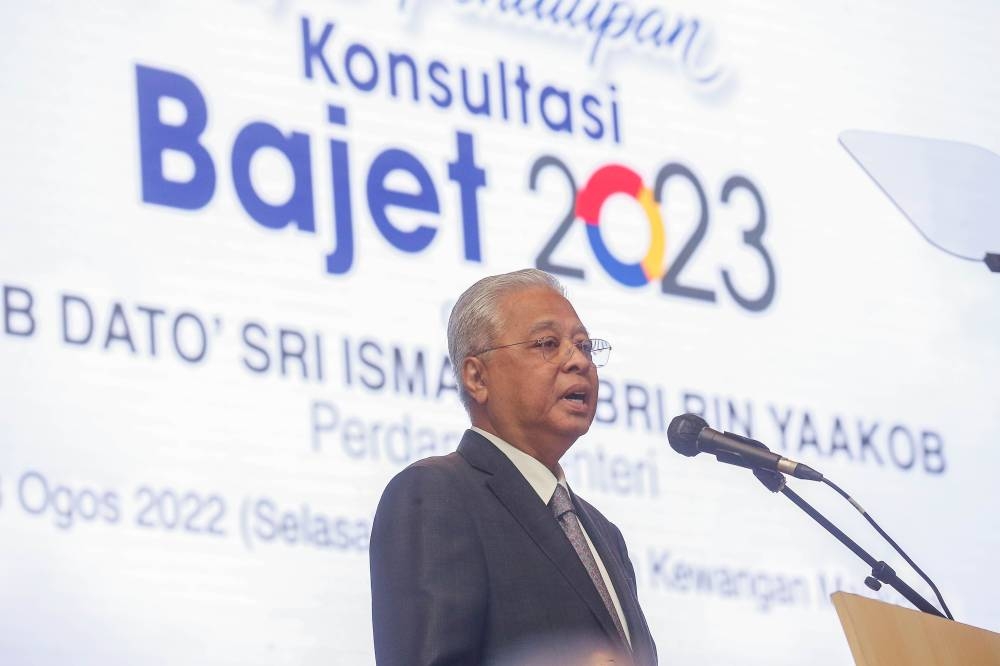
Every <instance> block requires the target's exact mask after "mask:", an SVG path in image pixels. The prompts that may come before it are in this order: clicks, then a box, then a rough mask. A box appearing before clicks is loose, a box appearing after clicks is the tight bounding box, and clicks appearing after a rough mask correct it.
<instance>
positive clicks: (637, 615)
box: [573, 497, 655, 664]
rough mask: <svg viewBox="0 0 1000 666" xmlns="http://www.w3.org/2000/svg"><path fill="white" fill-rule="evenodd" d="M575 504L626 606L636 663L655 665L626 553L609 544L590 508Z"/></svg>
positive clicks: (647, 630) (623, 605)
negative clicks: (627, 565) (626, 564)
mask: <svg viewBox="0 0 1000 666" xmlns="http://www.w3.org/2000/svg"><path fill="white" fill-rule="evenodd" d="M573 504H574V505H575V506H576V511H577V515H578V516H580V522H581V523H582V524H583V528H584V529H585V530H587V535H588V536H590V540H591V542H592V543H593V544H594V548H595V549H596V550H597V553H598V554H599V555H600V556H601V561H603V562H604V568H605V569H606V570H607V572H608V577H609V578H610V579H611V584H612V585H614V588H615V592H617V595H618V602H619V603H620V604H621V605H622V613H623V614H624V615H625V621H626V622H628V627H629V637H630V638H631V640H632V654H633V657H634V659H635V663H636V664H648V663H655V662H654V661H653V658H652V655H653V654H654V649H653V647H652V645H649V644H648V642H649V636H650V633H649V627H648V626H647V625H646V618H645V616H644V615H643V613H642V609H641V608H640V607H639V600H638V598H637V597H636V595H635V593H634V592H633V590H632V583H631V582H630V580H629V578H628V576H627V574H626V568H625V563H624V562H623V561H622V558H623V557H624V556H623V554H622V553H621V552H619V550H618V548H616V547H614V546H613V544H611V543H609V540H608V538H607V537H606V536H605V533H604V531H603V530H602V529H601V528H600V526H599V525H598V524H597V521H596V520H594V518H593V516H591V514H590V511H589V510H588V509H587V507H586V506H584V505H583V503H582V502H580V501H579V500H577V499H576V498H575V497H574V502H573Z"/></svg>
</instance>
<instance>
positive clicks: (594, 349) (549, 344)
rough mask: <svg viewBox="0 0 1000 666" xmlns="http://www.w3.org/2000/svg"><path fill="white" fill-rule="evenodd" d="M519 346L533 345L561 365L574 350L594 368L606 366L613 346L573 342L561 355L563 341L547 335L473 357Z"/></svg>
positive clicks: (492, 348)
mask: <svg viewBox="0 0 1000 666" xmlns="http://www.w3.org/2000/svg"><path fill="white" fill-rule="evenodd" d="M517 345H531V348H532V349H538V350H539V351H540V352H541V353H542V358H544V359H545V360H546V361H548V362H550V363H561V362H562V361H563V360H564V359H566V358H569V356H570V355H571V354H572V353H573V349H574V348H575V349H577V350H578V351H579V352H580V353H581V354H583V355H584V356H586V357H587V358H589V359H590V360H591V362H592V363H593V364H594V366H595V367H598V368H600V367H602V366H604V365H606V364H607V362H608V358H609V357H610V356H611V345H610V344H609V343H608V341H607V340H596V339H591V340H579V341H577V342H571V343H570V344H569V345H567V346H566V351H565V352H564V353H563V354H560V353H559V350H560V349H562V347H563V344H562V340H561V339H559V338H557V337H556V336H554V335H547V336H545V337H544V338H538V339H537V340H524V341H522V342H512V343H510V344H509V345H499V346H497V347H490V348H489V349H484V350H482V351H480V352H477V353H475V354H472V355H473V356H479V355H480V354H485V353H486V352H491V351H496V350H497V349H506V348H507V347H516V346H517Z"/></svg>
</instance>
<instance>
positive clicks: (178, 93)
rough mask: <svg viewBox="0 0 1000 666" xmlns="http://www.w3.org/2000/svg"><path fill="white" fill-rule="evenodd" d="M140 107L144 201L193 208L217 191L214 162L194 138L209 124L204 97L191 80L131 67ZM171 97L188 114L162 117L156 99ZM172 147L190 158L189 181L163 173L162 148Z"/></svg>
mask: <svg viewBox="0 0 1000 666" xmlns="http://www.w3.org/2000/svg"><path fill="white" fill-rule="evenodd" d="M135 85H136V97H137V100H138V107H139V158H140V165H141V171H142V200H143V201H145V202H146V203H151V204H159V205H161V206H171V207H173V208H182V209H185V210H196V209H198V208H201V207H203V206H205V205H206V204H207V203H208V202H209V201H211V200H212V195H213V194H214V193H215V165H214V164H213V163H212V158H211V156H210V155H209V154H208V151H207V150H206V149H205V147H204V146H203V145H201V143H199V142H198V138H199V137H200V136H201V133H202V132H204V131H205V127H206V125H207V124H208V109H207V107H206V106H205V98H204V97H203V96H202V94H201V91H199V90H198V87H197V86H196V85H195V84H194V82H193V81H191V79H189V78H187V77H185V76H181V75H180V74H175V73H173V72H167V71H164V70H161V69H154V68H152V67H145V66H143V65H136V66H135ZM164 98H169V99H175V100H177V101H178V102H180V103H181V104H182V105H183V106H184V110H185V113H186V117H185V119H184V121H183V122H182V123H181V124H179V125H169V124H167V123H165V122H163V120H162V119H161V118H160V100H162V99H164ZM168 150H170V151H175V152H178V153H181V154H183V155H187V156H188V157H189V158H191V161H192V163H193V164H194V172H193V173H192V175H191V179H190V180H188V181H187V182H179V181H174V180H168V179H167V178H166V176H165V175H164V173H163V153H164V152H165V151H168Z"/></svg>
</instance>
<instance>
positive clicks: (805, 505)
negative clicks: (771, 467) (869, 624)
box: [753, 469, 944, 617]
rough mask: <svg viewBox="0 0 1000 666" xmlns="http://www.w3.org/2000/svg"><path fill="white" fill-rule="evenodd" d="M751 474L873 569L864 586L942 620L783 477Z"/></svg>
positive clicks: (893, 572)
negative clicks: (884, 590) (899, 598)
mask: <svg viewBox="0 0 1000 666" xmlns="http://www.w3.org/2000/svg"><path fill="white" fill-rule="evenodd" d="M753 473H754V476H756V477H757V478H758V479H760V481H761V483H763V484H764V485H765V486H767V489H768V490H770V491H771V492H773V493H776V492H780V493H781V494H782V495H784V496H785V497H787V498H788V499H790V500H791V501H792V502H793V503H794V504H795V505H796V506H798V507H799V508H800V509H802V510H803V511H805V512H806V513H807V514H808V515H809V517H810V518H812V519H813V520H815V521H816V522H817V523H819V524H820V525H822V526H823V529H825V530H826V531H827V532H829V533H830V534H832V535H833V536H835V537H836V538H837V540H838V541H840V543H842V544H844V545H845V546H847V548H848V549H849V550H850V551H851V552H852V553H854V554H855V555H857V556H858V557H860V558H861V560H862V561H863V562H864V563H865V564H867V565H868V566H870V567H871V568H872V575H871V576H868V577H866V578H865V585H867V586H868V587H870V588H871V589H873V590H876V591H877V590H878V589H879V588H881V587H882V583H885V584H886V585H888V586H889V587H891V588H893V589H894V590H896V591H897V592H899V593H900V594H901V595H903V597H905V598H906V600H907V601H909V602H910V603H911V604H913V605H914V606H916V607H917V608H919V609H920V610H922V611H923V612H925V613H929V614H931V615H936V616H938V617H944V615H943V614H942V613H941V611H939V610H938V609H937V608H935V607H934V606H932V605H931V604H930V602H929V601H927V600H926V599H924V598H923V597H922V596H920V595H919V594H918V593H917V591H916V590H914V589H913V588H912V587H910V586H909V585H907V584H906V583H904V582H903V581H902V580H901V579H900V578H899V576H897V575H896V572H895V571H894V570H893V568H892V567H890V566H889V565H888V564H886V563H885V562H883V561H881V560H879V561H876V560H875V558H874V557H872V556H871V555H869V554H868V551H866V550H865V549H864V548H862V547H861V546H859V545H858V544H857V543H855V541H854V540H853V539H851V537H849V536H847V535H846V534H844V533H843V532H842V531H841V530H840V528H838V527H837V526H836V525H834V524H833V523H831V522H830V521H829V520H827V519H826V516H824V515H823V514H822V513H820V512H819V511H817V510H816V509H815V508H813V506H812V505H811V504H809V502H807V501H805V500H804V499H802V498H801V497H800V496H799V495H798V493H796V492H795V491H794V490H792V489H791V488H789V487H788V486H787V485H786V484H785V477H784V475H782V474H780V473H778V472H771V471H768V470H761V469H755V470H754V472H753ZM880 581H881V582H880Z"/></svg>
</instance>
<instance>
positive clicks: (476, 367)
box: [462, 356, 489, 405]
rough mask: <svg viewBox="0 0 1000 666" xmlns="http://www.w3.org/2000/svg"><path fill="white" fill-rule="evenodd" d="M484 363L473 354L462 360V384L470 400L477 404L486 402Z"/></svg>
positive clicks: (487, 391)
mask: <svg viewBox="0 0 1000 666" xmlns="http://www.w3.org/2000/svg"><path fill="white" fill-rule="evenodd" d="M487 374H488V373H487V371H486V364H485V363H483V362H482V361H481V360H480V359H478V358H476V357H475V356H469V357H467V358H466V359H465V360H464V361H462V386H464V387H465V392H466V393H468V394H469V397H471V398H472V401H473V402H475V403H476V404H478V405H482V404H485V403H486V398H487V395H488V393H489V390H488V389H487V386H486V375H487Z"/></svg>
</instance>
